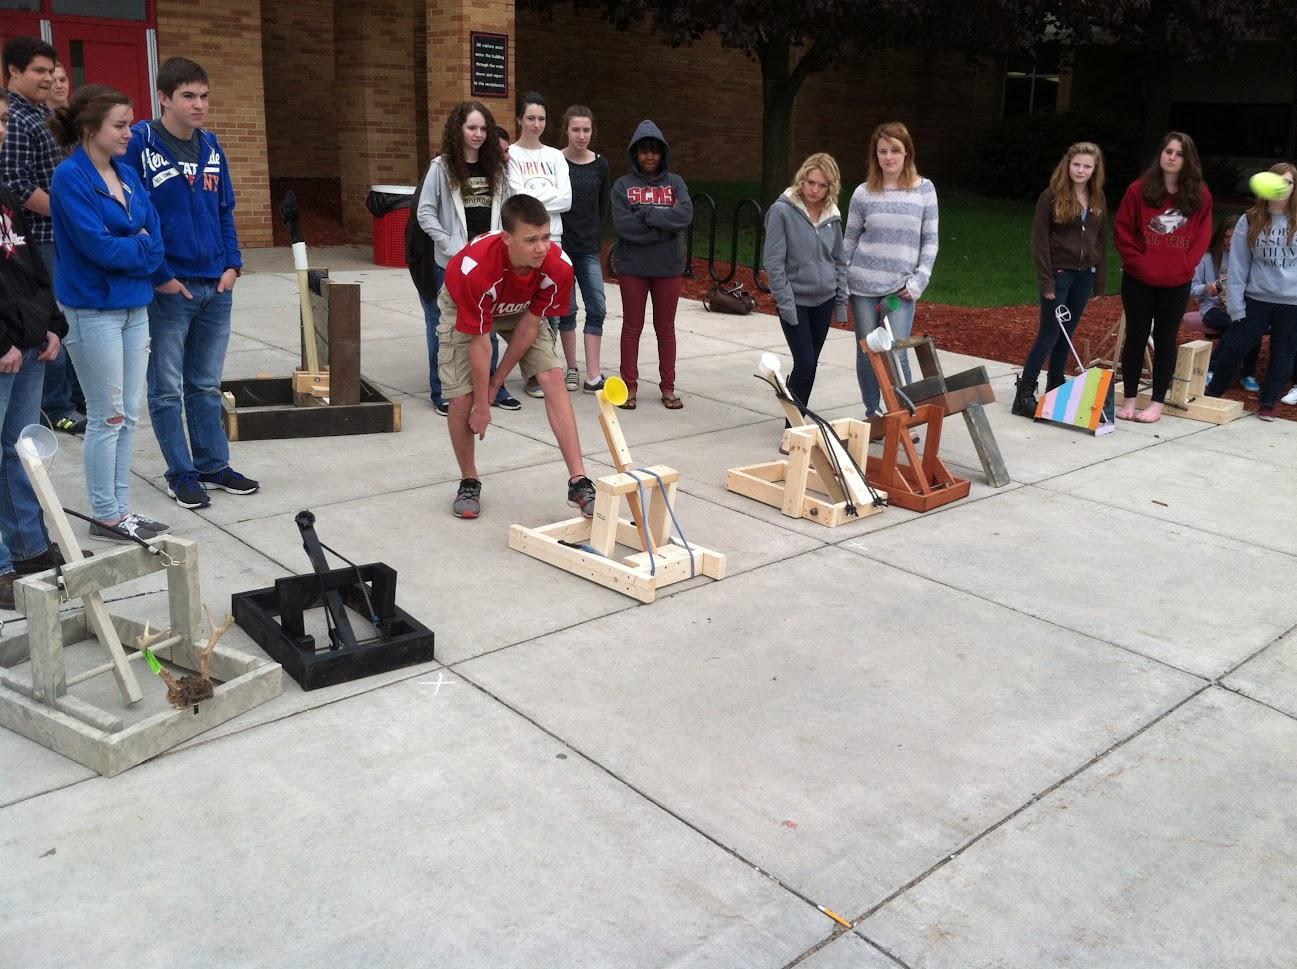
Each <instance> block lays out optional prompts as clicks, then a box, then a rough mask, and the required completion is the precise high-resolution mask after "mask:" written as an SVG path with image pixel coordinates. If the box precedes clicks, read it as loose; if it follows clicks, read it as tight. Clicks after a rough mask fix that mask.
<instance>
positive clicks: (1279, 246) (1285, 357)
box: [1207, 162, 1297, 420]
mask: <svg viewBox="0 0 1297 969" xmlns="http://www.w3.org/2000/svg"><path fill="white" fill-rule="evenodd" d="M1270 171H1272V172H1273V173H1274V174H1276V175H1278V176H1279V177H1281V178H1282V179H1283V180H1284V181H1285V182H1287V183H1288V190H1287V194H1285V195H1284V196H1282V197H1281V198H1277V199H1270V200H1266V199H1261V198H1258V199H1257V200H1256V202H1254V203H1253V205H1252V207H1251V208H1250V209H1248V211H1247V214H1246V215H1244V216H1243V217H1242V218H1240V219H1239V220H1238V225H1236V226H1235V227H1234V243H1233V245H1231V246H1230V250H1229V286H1228V287H1227V289H1226V290H1225V306H1226V309H1228V310H1229V316H1230V319H1231V320H1234V321H1235V322H1234V324H1233V325H1232V326H1230V328H1229V329H1228V330H1226V331H1225V337H1224V339H1223V340H1222V341H1221V347H1220V350H1219V352H1218V353H1217V357H1216V366H1215V369H1214V370H1213V371H1212V378H1211V383H1210V385H1208V387H1207V393H1208V395H1209V396H1212V397H1219V396H1220V395H1221V394H1223V393H1224V392H1225V391H1226V390H1227V389H1228V388H1229V386H1230V384H1232V383H1233V382H1234V373H1235V371H1236V370H1237V369H1238V365H1239V361H1240V360H1241V359H1242V358H1243V356H1244V354H1246V353H1247V352H1248V350H1249V349H1251V347H1252V346H1253V345H1254V344H1255V343H1257V342H1259V341H1260V339H1261V334H1262V333H1264V332H1265V330H1266V327H1269V328H1270V367H1269V369H1268V370H1267V371H1266V379H1265V383H1264V384H1262V385H1261V406H1260V409H1259V410H1258V411H1257V416H1258V417H1260V418H1261V419H1262V420H1274V418H1275V403H1276V402H1277V401H1278V400H1279V392H1280V391H1281V390H1283V387H1284V385H1285V384H1286V383H1287V382H1288V379H1289V377H1290V376H1291V375H1292V372H1293V360H1294V357H1297V245H1294V235H1297V194H1294V192H1293V188H1292V186H1293V178H1294V176H1295V175H1297V168H1294V166H1293V165H1291V164H1290V163H1288V162H1280V163H1279V164H1277V165H1273V166H1271V168H1270ZM1283 403H1285V404H1295V403H1297V392H1293V393H1290V394H1289V395H1287V396H1285V397H1284V398H1283Z"/></svg>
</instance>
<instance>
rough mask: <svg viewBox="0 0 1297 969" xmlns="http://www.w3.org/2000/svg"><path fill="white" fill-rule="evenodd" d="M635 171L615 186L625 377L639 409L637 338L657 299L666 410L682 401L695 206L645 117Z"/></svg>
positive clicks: (637, 137)
mask: <svg viewBox="0 0 1297 969" xmlns="http://www.w3.org/2000/svg"><path fill="white" fill-rule="evenodd" d="M627 155H629V156H630V171H629V172H628V173H627V174H625V175H623V176H622V177H621V178H619V179H617V182H616V184H615V185H613V187H612V223H613V227H614V228H615V229H616V230H617V258H616V267H617V276H618V282H619V283H620V285H621V309H622V328H621V376H622V379H623V380H624V381H626V387H627V389H628V390H629V391H630V398H629V399H628V400H627V401H626V403H624V404H622V405H621V406H622V407H623V408H625V409H626V410H634V409H635V391H636V389H637V387H638V385H639V338H640V334H641V333H642V332H643V331H644V308H645V306H646V305H647V303H648V298H649V296H650V295H651V296H652V297H653V329H654V331H655V332H656V333H657V338H658V373H659V378H660V382H659V383H658V389H659V390H660V391H661V393H662V405H663V406H664V407H666V409H667V410H679V409H680V408H681V407H683V406H684V404H683V403H682V402H681V400H680V398H679V397H677V396H676V304H677V303H678V302H679V301H680V288H681V286H682V282H681V276H682V274H683V273H684V268H685V241H684V236H685V230H686V229H687V228H689V223H690V222H692V221H693V220H694V203H693V200H692V199H691V198H689V188H688V186H686V185H685V180H684V179H683V178H681V177H680V176H679V175H676V174H674V173H673V172H672V171H671V148H670V146H668V145H667V140H666V138H664V137H663V135H662V131H661V130H660V129H659V128H658V126H657V125H655V124H654V123H653V122H652V121H641V122H640V124H639V127H638V128H636V129H635V134H634V135H633V136H632V137H631V140H630V147H629V148H628V149H627Z"/></svg>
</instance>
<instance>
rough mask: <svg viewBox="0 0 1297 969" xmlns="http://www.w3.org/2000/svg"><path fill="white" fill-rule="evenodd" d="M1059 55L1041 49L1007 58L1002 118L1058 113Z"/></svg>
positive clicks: (1048, 48) (1054, 50)
mask: <svg viewBox="0 0 1297 969" xmlns="http://www.w3.org/2000/svg"><path fill="white" fill-rule="evenodd" d="M1058 82H1059V52H1058V48H1057V47H1053V46H1050V47H1042V48H1041V49H1040V50H1035V51H1026V52H1024V53H1021V54H1013V55H1011V56H1010V57H1009V62H1008V64H1006V65H1005V71H1004V102H1003V107H1002V110H1001V112H1000V114H1001V117H1004V118H1017V117H1021V116H1022V115H1027V114H1053V113H1054V112H1055V111H1057V110H1058Z"/></svg>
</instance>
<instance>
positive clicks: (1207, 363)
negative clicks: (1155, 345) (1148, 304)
mask: <svg viewBox="0 0 1297 969" xmlns="http://www.w3.org/2000/svg"><path fill="white" fill-rule="evenodd" d="M1125 342H1126V314H1125V313H1122V314H1121V316H1120V317H1119V318H1118V319H1117V322H1116V323H1114V324H1113V326H1112V329H1110V330H1109V331H1108V333H1107V335H1106V336H1105V337H1104V338H1103V340H1102V341H1101V343H1100V353H1103V352H1104V350H1105V348H1106V350H1107V353H1108V356H1107V357H1106V358H1104V357H1099V358H1097V359H1095V360H1094V361H1093V362H1092V363H1091V364H1090V366H1092V367H1094V366H1104V367H1108V368H1109V369H1111V370H1112V372H1113V380H1114V381H1116V380H1117V379H1119V378H1120V377H1121V348H1122V346H1123V345H1124V344H1125ZM1210 367H1211V341H1210V340H1191V341H1189V342H1188V343H1182V344H1180V346H1179V348H1178V349H1177V350H1176V355H1175V375H1174V376H1173V377H1172V378H1171V388H1170V389H1169V390H1168V391H1167V394H1166V413H1168V414H1170V415H1171V416H1173V417H1184V418H1188V419H1189V420H1191V421H1202V422H1204V423H1207V424H1228V423H1229V422H1230V421H1232V420H1235V419H1237V418H1239V417H1242V416H1243V402H1242V401H1238V400H1228V399H1226V398H1224V397H1208V396H1207V371H1208V370H1209V369H1210ZM1152 374H1153V357H1152V352H1151V348H1150V349H1145V350H1144V363H1143V369H1142V371H1141V373H1140V375H1139V402H1140V404H1141V405H1146V404H1148V403H1149V402H1150V401H1151V400H1152V396H1151V392H1152V385H1153V378H1152Z"/></svg>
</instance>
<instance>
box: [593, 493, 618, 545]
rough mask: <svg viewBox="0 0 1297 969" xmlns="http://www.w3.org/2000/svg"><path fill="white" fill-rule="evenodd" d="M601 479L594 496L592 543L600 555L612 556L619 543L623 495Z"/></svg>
mask: <svg viewBox="0 0 1297 969" xmlns="http://www.w3.org/2000/svg"><path fill="white" fill-rule="evenodd" d="M606 480H607V479H605V478H600V479H599V485H600V486H599V488H597V489H596V491H595V496H594V518H592V519H590V545H591V547H592V548H595V549H597V550H598V551H599V554H600V555H605V556H611V555H612V553H613V549H614V547H615V546H616V544H617V518H618V517H619V516H620V514H621V495H619V494H617V493H616V492H614V491H613V490H612V489H611V488H607V487H604V486H603V484H604V481H606Z"/></svg>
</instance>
